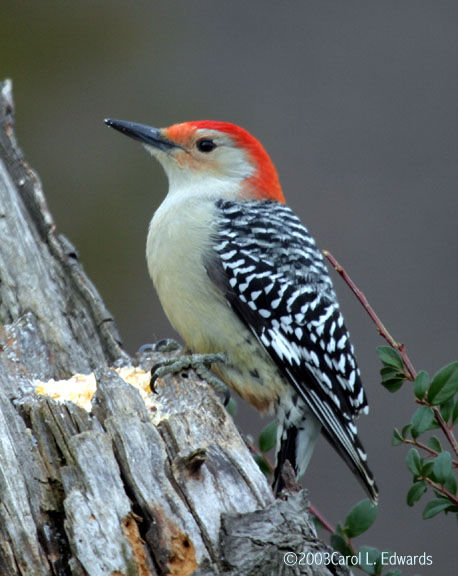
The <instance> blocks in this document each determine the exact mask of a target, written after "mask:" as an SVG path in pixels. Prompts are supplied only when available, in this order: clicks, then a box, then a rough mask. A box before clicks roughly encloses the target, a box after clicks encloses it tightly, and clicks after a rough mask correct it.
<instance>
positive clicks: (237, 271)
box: [206, 201, 367, 474]
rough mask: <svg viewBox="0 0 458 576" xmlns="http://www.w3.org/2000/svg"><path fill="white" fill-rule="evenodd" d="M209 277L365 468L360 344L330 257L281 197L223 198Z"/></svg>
mask: <svg viewBox="0 0 458 576" xmlns="http://www.w3.org/2000/svg"><path fill="white" fill-rule="evenodd" d="M218 213H219V217H218V220H217V221H216V222H215V227H214V245H213V255H212V256H210V257H209V258H208V262H206V267H207V272H208V274H209V276H210V278H211V279H212V280H213V281H214V282H215V283H216V284H217V285H218V286H219V288H220V289H221V290H223V292H224V294H225V296H226V299H227V301H228V303H229V305H230V306H231V307H232V308H233V310H234V311H235V312H236V313H237V315H238V316H239V318H240V319H241V320H242V322H243V323H244V324H245V325H246V326H247V327H248V328H249V329H250V330H251V332H252V333H253V334H254V335H255V336H256V338H257V339H258V341H259V342H260V343H261V344H262V345H263V346H264V348H265V349H266V350H267V351H268V353H269V354H270V356H271V358H272V359H273V360H274V362H275V363H276V365H277V366H278V367H279V368H280V370H281V372H282V373H283V374H284V375H285V376H286V378H287V379H288V381H289V382H290V383H291V385H292V386H293V387H294V389H295V390H296V392H297V393H298V394H299V395H300V397H301V398H302V399H303V400H304V401H305V402H306V404H307V405H308V406H309V408H310V410H311V411H312V413H313V414H314V415H315V416H316V418H317V419H318V420H319V421H320V423H321V425H322V427H323V431H324V433H325V435H326V436H327V437H328V439H329V440H330V442H331V444H332V445H333V446H334V447H335V448H336V449H337V450H338V451H339V453H340V454H341V455H342V456H343V457H344V459H345V460H346V461H347V463H348V464H349V465H350V467H351V468H353V469H355V468H357V469H359V473H360V474H361V472H362V470H361V467H364V468H365V466H364V461H365V459H366V455H365V453H364V450H363V449H362V446H361V444H360V443H359V441H358V439H357V430H356V427H355V425H354V422H353V421H354V417H355V416H357V415H358V414H359V413H360V412H367V401H366V396H365V393H364V390H363V388H362V384H361V380H360V376H359V370H358V367H357V364H356V360H355V357H354V351H353V346H352V344H351V342H350V338H349V334H348V332H347V330H346V328H345V325H344V321H343V317H342V315H341V313H340V310H339V306H338V303H337V299H336V296H335V293H334V290H333V287H332V282H331V279H330V277H329V275H328V271H327V268H326V265H325V263H324V259H323V257H322V255H321V253H320V251H319V250H318V249H317V247H316V245H315V242H314V240H313V238H312V237H311V236H310V235H309V234H308V232H307V230H306V228H305V227H304V226H303V225H302V223H301V222H300V220H299V219H298V218H297V216H295V214H294V213H293V212H292V211H291V210H290V209H289V208H287V207H286V206H284V205H282V204H280V203H277V202H231V201H219V202H218Z"/></svg>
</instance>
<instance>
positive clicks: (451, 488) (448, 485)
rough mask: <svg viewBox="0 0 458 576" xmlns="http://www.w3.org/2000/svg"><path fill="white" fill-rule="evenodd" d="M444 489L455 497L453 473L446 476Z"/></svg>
mask: <svg viewBox="0 0 458 576" xmlns="http://www.w3.org/2000/svg"><path fill="white" fill-rule="evenodd" d="M444 488H445V489H446V490H448V491H449V492H450V494H455V496H456V478H455V476H454V474H453V472H451V473H450V474H449V475H448V476H447V480H446V481H445V482H444Z"/></svg>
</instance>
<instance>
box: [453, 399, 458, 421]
mask: <svg viewBox="0 0 458 576" xmlns="http://www.w3.org/2000/svg"><path fill="white" fill-rule="evenodd" d="M457 422H458V400H457V401H456V402H455V406H454V407H453V413H452V424H453V425H455V424H456V423H457Z"/></svg>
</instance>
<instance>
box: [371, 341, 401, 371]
mask: <svg viewBox="0 0 458 576" xmlns="http://www.w3.org/2000/svg"><path fill="white" fill-rule="evenodd" d="M377 354H378V357H379V358H380V361H381V362H382V364H383V365H384V366H392V367H393V368H397V369H398V370H399V371H400V372H403V371H404V362H403V361H402V358H401V355H400V354H399V352H398V351H397V350H395V349H394V348H391V346H378V348H377Z"/></svg>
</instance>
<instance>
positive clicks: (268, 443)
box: [258, 421, 277, 453]
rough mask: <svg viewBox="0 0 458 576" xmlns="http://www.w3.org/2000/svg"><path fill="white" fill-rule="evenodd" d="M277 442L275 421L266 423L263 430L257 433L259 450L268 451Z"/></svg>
mask: <svg viewBox="0 0 458 576" xmlns="http://www.w3.org/2000/svg"><path fill="white" fill-rule="evenodd" d="M276 443H277V423H276V422H275V421H273V422H271V423H270V424H267V426H266V427H265V428H264V430H263V431H262V432H261V434H260V435H259V440H258V444H259V449H260V450H261V452H263V453H264V452H268V451H269V450H272V448H273V447H274V446H275V444H276Z"/></svg>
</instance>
